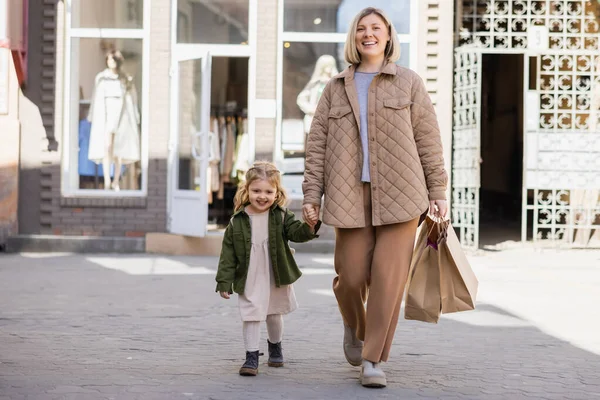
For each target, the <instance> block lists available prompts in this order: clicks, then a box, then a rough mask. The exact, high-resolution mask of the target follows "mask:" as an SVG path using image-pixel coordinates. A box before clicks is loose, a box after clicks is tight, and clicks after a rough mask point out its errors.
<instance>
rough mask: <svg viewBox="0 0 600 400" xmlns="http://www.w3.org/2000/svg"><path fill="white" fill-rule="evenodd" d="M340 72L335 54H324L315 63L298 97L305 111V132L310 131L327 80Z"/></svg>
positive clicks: (297, 100) (299, 103)
mask: <svg viewBox="0 0 600 400" xmlns="http://www.w3.org/2000/svg"><path fill="white" fill-rule="evenodd" d="M337 74H338V70H337V66H336V61H335V58H333V56H330V55H327V54H325V55H322V56H321V57H319V59H318V60H317V63H316V64H315V69H314V71H313V74H312V76H311V78H310V81H309V82H308V83H307V84H306V86H304V89H302V92H300V94H299V95H298V98H297V99H296V104H298V107H300V109H301V110H302V112H304V133H305V134H306V135H308V133H309V132H310V124H311V123H312V119H313V116H314V115H315V110H316V109H317V104H318V103H319V99H320V98H321V94H322V93H323V89H325V85H327V82H329V80H330V79H331V78H332V77H334V76H335V75H337Z"/></svg>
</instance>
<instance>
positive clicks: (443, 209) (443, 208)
mask: <svg viewBox="0 0 600 400" xmlns="http://www.w3.org/2000/svg"><path fill="white" fill-rule="evenodd" d="M447 213H448V202H447V201H446V200H433V201H430V202H429V214H431V215H434V216H436V217H438V218H440V219H444V218H446V214H447Z"/></svg>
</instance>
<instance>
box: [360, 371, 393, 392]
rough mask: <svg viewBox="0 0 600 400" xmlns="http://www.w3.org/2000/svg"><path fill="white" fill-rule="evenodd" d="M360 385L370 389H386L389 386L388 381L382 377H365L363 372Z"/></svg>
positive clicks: (361, 372)
mask: <svg viewBox="0 0 600 400" xmlns="http://www.w3.org/2000/svg"><path fill="white" fill-rule="evenodd" d="M360 384H361V385H363V386H364V387H368V388H384V387H386V386H387V379H386V378H384V377H380V376H364V375H363V371H362V370H361V371H360Z"/></svg>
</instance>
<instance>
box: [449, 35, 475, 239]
mask: <svg viewBox="0 0 600 400" xmlns="http://www.w3.org/2000/svg"><path fill="white" fill-rule="evenodd" d="M480 114H481V52H480V51H479V50H477V49H471V48H469V47H463V48H458V49H456V51H455V69H454V129H453V138H452V223H453V225H454V226H455V227H457V228H459V230H460V241H461V243H462V245H463V246H464V247H471V248H477V247H478V246H479V187H480V157H481V151H480V147H481V145H480V125H481V124H480Z"/></svg>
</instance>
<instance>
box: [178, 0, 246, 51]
mask: <svg viewBox="0 0 600 400" xmlns="http://www.w3.org/2000/svg"><path fill="white" fill-rule="evenodd" d="M248 3H249V0H228V1H222V0H177V8H178V12H177V13H178V16H177V22H178V27H177V41H178V42H179V43H214V44H248V12H249V5H248Z"/></svg>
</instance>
